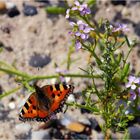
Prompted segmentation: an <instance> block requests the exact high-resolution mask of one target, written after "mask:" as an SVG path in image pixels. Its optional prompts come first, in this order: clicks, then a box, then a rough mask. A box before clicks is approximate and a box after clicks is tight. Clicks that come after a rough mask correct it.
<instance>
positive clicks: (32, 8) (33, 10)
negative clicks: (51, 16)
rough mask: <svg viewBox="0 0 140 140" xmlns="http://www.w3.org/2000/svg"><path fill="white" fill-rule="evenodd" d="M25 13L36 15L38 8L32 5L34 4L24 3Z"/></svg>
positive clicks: (26, 14)
mask: <svg viewBox="0 0 140 140" xmlns="http://www.w3.org/2000/svg"><path fill="white" fill-rule="evenodd" d="M23 13H24V15H25V16H34V15H36V14H37V13H38V12H37V9H36V7H35V6H32V5H27V4H25V3H24V4H23Z"/></svg>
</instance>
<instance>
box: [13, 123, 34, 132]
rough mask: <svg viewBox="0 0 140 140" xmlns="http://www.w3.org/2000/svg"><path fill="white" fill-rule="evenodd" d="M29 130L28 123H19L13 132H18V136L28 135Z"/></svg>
mask: <svg viewBox="0 0 140 140" xmlns="http://www.w3.org/2000/svg"><path fill="white" fill-rule="evenodd" d="M30 129H31V125H30V124H28V123H20V124H17V125H16V126H15V130H17V131H18V134H26V133H29V131H30Z"/></svg>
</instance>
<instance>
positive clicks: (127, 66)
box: [121, 63, 130, 80]
mask: <svg viewBox="0 0 140 140" xmlns="http://www.w3.org/2000/svg"><path fill="white" fill-rule="evenodd" d="M129 68H130V63H128V64H125V66H124V68H123V70H122V72H121V80H124V78H125V77H126V76H127V75H128V73H129Z"/></svg>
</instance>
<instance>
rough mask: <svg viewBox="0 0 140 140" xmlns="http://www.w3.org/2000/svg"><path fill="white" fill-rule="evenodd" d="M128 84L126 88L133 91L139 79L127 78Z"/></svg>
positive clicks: (139, 81)
mask: <svg viewBox="0 0 140 140" xmlns="http://www.w3.org/2000/svg"><path fill="white" fill-rule="evenodd" d="M128 80H129V81H128V83H127V84H126V88H131V89H132V90H135V89H136V87H137V84H139V83H140V78H136V77H135V76H129V78H128Z"/></svg>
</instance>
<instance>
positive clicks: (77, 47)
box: [75, 40, 82, 51]
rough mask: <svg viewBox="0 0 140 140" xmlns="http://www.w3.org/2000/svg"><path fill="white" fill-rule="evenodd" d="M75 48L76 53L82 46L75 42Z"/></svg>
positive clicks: (77, 41)
mask: <svg viewBox="0 0 140 140" xmlns="http://www.w3.org/2000/svg"><path fill="white" fill-rule="evenodd" d="M75 48H76V51H78V50H79V49H81V48H82V44H81V43H80V41H79V40H76V42H75Z"/></svg>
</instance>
